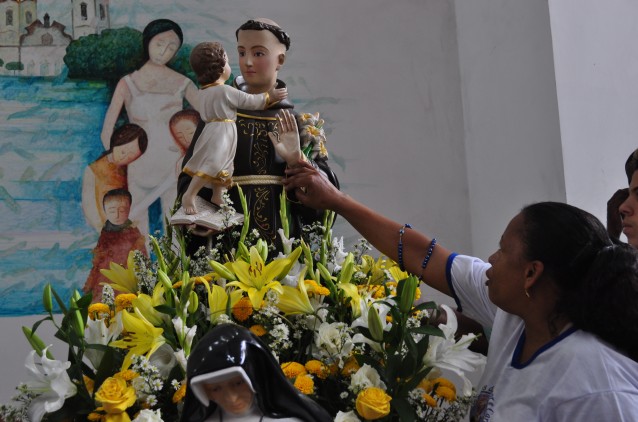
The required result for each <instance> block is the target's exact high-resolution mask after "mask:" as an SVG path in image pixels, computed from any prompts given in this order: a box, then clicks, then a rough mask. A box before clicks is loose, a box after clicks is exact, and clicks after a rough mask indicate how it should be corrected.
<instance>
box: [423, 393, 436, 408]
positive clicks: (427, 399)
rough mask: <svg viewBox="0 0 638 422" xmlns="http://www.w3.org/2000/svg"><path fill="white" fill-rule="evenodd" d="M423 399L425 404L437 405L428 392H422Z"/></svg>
mask: <svg viewBox="0 0 638 422" xmlns="http://www.w3.org/2000/svg"><path fill="white" fill-rule="evenodd" d="M422 397H423V400H425V404H427V405H428V406H430V407H437V406H438V404H437V403H436V400H435V399H434V397H432V396H431V395H429V394H428V393H423V396H422Z"/></svg>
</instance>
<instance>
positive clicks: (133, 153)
mask: <svg viewBox="0 0 638 422" xmlns="http://www.w3.org/2000/svg"><path fill="white" fill-rule="evenodd" d="M140 155H142V151H140V142H139V139H138V138H135V139H134V140H132V141H131V142H128V143H126V144H124V145H118V146H116V147H114V148H113V162H114V163H115V164H117V165H118V166H126V165H128V164H131V163H132V162H133V161H135V160H137V159H138V158H140Z"/></svg>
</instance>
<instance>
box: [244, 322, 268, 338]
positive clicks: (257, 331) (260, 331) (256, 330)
mask: <svg viewBox="0 0 638 422" xmlns="http://www.w3.org/2000/svg"><path fill="white" fill-rule="evenodd" d="M249 330H250V332H251V333H253V334H254V335H256V336H257V337H261V336H263V335H266V333H268V331H266V328H265V327H264V326H263V325H260V324H256V325H253V326H251V327H250V328H249Z"/></svg>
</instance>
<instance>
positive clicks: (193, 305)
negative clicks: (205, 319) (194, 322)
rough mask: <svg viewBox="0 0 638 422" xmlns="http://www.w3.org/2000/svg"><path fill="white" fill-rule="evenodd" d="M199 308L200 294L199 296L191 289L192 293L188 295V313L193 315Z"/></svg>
mask: <svg viewBox="0 0 638 422" xmlns="http://www.w3.org/2000/svg"><path fill="white" fill-rule="evenodd" d="M198 308H199V296H197V293H195V292H194V291H192V290H191V294H190V295H189V296H188V313H189V314H191V315H192V314H194V313H195V312H197V309H198Z"/></svg>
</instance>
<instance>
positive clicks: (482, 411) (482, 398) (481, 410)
mask: <svg viewBox="0 0 638 422" xmlns="http://www.w3.org/2000/svg"><path fill="white" fill-rule="evenodd" d="M493 413H494V386H493V385H492V386H491V387H489V388H488V386H487V385H484V386H483V388H482V389H481V392H480V393H479V395H478V397H477V398H476V401H475V402H474V405H473V406H472V409H471V410H470V422H489V420H490V419H491V417H492V414H493Z"/></svg>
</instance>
